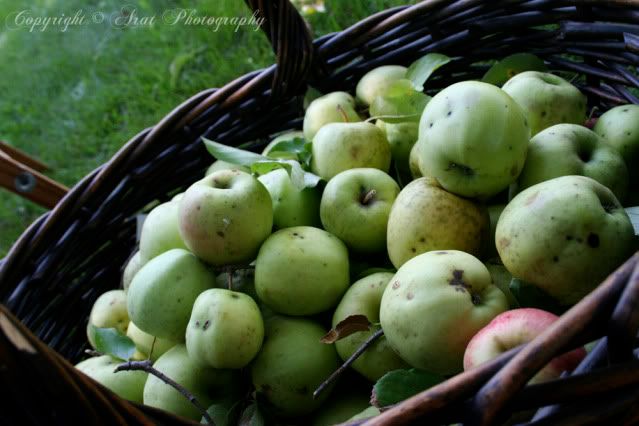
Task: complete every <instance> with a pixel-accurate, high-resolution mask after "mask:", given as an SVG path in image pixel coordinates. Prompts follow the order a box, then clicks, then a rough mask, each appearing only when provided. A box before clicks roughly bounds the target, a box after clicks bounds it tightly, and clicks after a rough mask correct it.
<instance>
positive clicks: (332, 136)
mask: <svg viewBox="0 0 639 426" xmlns="http://www.w3.org/2000/svg"><path fill="white" fill-rule="evenodd" d="M390 161H391V149H390V145H389V144H388V141H387V140H386V137H385V136H384V133H383V132H382V131H381V130H380V129H379V127H377V126H375V125H374V124H371V123H330V124H327V125H325V126H323V127H322V128H321V129H320V130H319V131H318V132H317V134H316V135H315V137H314V138H313V157H312V160H311V169H312V170H313V173H315V174H316V175H318V176H320V177H321V178H322V179H325V180H330V179H331V178H332V177H333V176H335V175H336V174H338V173H340V172H343V171H345V170H348V169H355V168H374V169H379V170H381V171H383V172H388V169H389V168H390Z"/></svg>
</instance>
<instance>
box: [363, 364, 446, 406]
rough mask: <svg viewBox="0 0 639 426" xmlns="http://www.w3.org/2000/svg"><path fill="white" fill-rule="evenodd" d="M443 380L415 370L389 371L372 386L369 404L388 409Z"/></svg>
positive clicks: (441, 377)
mask: <svg viewBox="0 0 639 426" xmlns="http://www.w3.org/2000/svg"><path fill="white" fill-rule="evenodd" d="M444 380H445V378H444V377H443V376H440V375H438V374H433V373H429V372H427V371H423V370H418V369H416V368H411V369H410V370H393V371H389V372H388V373H386V374H385V375H384V376H383V377H382V378H381V379H379V380H378V381H377V383H375V386H373V397H372V398H371V402H372V404H373V405H374V406H375V407H378V408H382V407H388V406H389V405H393V404H397V403H398V402H401V401H404V400H405V399H407V398H410V397H411V396H413V395H417V394H418V393H420V392H422V391H424V390H426V389H428V388H431V387H433V386H435V385H437V384H439V383H441V382H443V381H444Z"/></svg>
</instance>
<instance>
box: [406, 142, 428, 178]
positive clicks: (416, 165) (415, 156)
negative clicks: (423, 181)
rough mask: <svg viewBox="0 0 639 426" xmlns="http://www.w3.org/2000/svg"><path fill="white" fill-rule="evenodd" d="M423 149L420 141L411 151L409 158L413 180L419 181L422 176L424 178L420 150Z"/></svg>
mask: <svg viewBox="0 0 639 426" xmlns="http://www.w3.org/2000/svg"><path fill="white" fill-rule="evenodd" d="M421 147H422V144H420V143H419V140H418V141H417V142H416V143H415V145H413V147H412V148H411V150H410V154H409V156H408V168H409V170H410V175H411V176H412V178H413V179H418V178H420V177H422V176H424V175H423V174H422V170H421V165H420V158H421V157H420V156H421V154H420V151H419V150H420V149H421Z"/></svg>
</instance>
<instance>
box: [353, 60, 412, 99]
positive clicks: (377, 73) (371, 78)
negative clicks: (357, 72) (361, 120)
mask: <svg viewBox="0 0 639 426" xmlns="http://www.w3.org/2000/svg"><path fill="white" fill-rule="evenodd" d="M406 71H407V68H406V67H402V66H400V65H383V66H381V67H377V68H374V69H372V70H370V71H369V72H367V73H366V74H364V75H363V76H362V78H361V79H360V80H359V82H358V83H357V87H356V88H355V96H356V98H357V101H358V102H360V103H362V104H364V105H371V104H372V103H373V101H374V100H375V98H376V97H377V96H379V95H383V94H384V92H386V90H388V87H389V86H390V85H391V84H392V83H393V82H395V81H397V80H401V79H403V78H406Z"/></svg>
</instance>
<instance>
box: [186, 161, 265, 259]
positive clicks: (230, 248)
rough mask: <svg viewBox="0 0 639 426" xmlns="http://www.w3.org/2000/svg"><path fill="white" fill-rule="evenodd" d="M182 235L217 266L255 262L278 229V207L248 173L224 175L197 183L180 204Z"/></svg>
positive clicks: (195, 252) (228, 172)
mask: <svg viewBox="0 0 639 426" xmlns="http://www.w3.org/2000/svg"><path fill="white" fill-rule="evenodd" d="M178 224H179V228H180V234H181V235H182V238H183V239H184V242H185V243H186V245H187V247H188V248H189V250H191V251H192V252H193V253H194V254H195V255H196V256H197V257H199V258H200V259H202V260H204V261H206V262H209V263H211V264H213V265H227V264H232V263H242V262H247V261H251V260H253V259H254V258H255V254H256V253H257V250H258V249H259V247H260V245H261V244H262V242H263V241H264V240H265V239H266V237H268V235H269V234H270V233H271V229H272V228H273V203H272V202H271V196H270V195H269V193H268V191H267V190H266V188H264V185H262V183H261V182H260V181H259V180H257V178H255V177H253V176H251V175H250V174H248V173H245V172H242V171H239V170H220V171H218V172H215V173H213V174H211V175H208V176H206V177H205V178H204V179H202V180H200V181H198V182H196V183H194V184H193V185H191V187H190V188H189V189H188V190H187V191H186V192H185V193H184V197H183V198H182V200H181V201H180V204H179V212H178Z"/></svg>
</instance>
